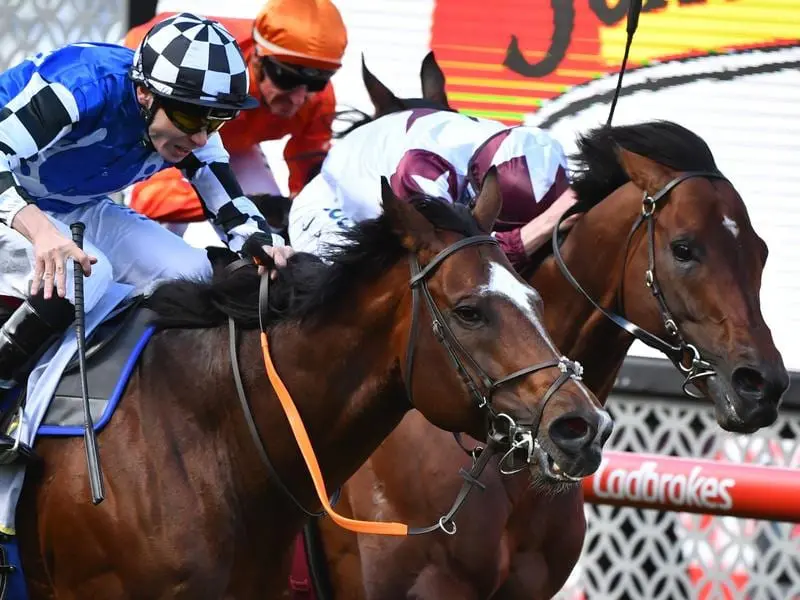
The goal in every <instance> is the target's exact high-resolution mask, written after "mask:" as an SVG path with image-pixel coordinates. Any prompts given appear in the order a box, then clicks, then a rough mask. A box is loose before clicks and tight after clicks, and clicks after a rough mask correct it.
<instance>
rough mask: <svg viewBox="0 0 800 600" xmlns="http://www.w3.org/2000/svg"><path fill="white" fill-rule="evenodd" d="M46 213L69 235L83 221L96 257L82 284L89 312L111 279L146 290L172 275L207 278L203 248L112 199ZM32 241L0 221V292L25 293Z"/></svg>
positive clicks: (69, 278) (31, 264)
mask: <svg viewBox="0 0 800 600" xmlns="http://www.w3.org/2000/svg"><path fill="white" fill-rule="evenodd" d="M45 214H47V216H48V217H49V218H50V220H51V221H52V222H53V224H54V225H55V226H56V227H57V228H58V229H59V230H60V231H61V232H62V233H63V234H64V235H65V236H67V237H68V238H69V239H72V234H71V233H70V229H69V226H70V224H71V223H74V222H76V221H81V222H83V223H84V224H85V225H86V231H85V235H84V245H83V247H84V250H85V251H86V253H87V254H89V255H91V256H94V257H96V258H97V263H95V264H94V265H92V274H91V276H89V277H87V278H86V280H85V283H84V302H85V308H86V311H87V312H88V311H90V310H91V309H92V308H93V307H94V306H95V305H96V304H97V302H98V301H99V300H100V298H102V297H103V294H104V293H105V292H106V290H107V289H108V286H109V284H110V283H111V282H112V281H116V282H119V283H125V284H129V285H131V286H133V288H134V289H133V292H132V293H133V294H139V293H142V294H147V293H149V292H150V291H152V289H153V288H154V287H155V286H156V285H158V284H159V283H161V282H163V281H166V280H169V279H177V278H186V279H194V280H206V279H209V278H210V277H211V264H210V263H209V261H208V257H207V255H206V251H205V250H204V249H200V248H193V247H191V246H189V244H187V243H186V242H184V241H183V240H182V239H181V238H179V237H178V236H176V235H175V234H173V233H170V232H169V231H167V230H166V229H164V228H163V227H161V226H160V225H159V224H158V223H156V222H155V221H151V220H150V219H148V218H147V217H144V216H142V215H140V214H139V213H137V212H135V211H133V210H131V209H130V208H127V207H125V206H121V205H119V204H115V203H114V202H112V201H111V200H110V199H105V200H100V201H99V202H91V203H88V204H79V205H76V206H75V208H74V209H72V210H70V211H68V212H58V213H55V212H49V211H45ZM33 268H34V254H33V245H32V244H31V243H30V242H29V241H28V240H27V239H26V238H25V237H24V236H22V234H20V233H19V232H17V231H15V230H14V229H12V228H10V227H7V226H0V295H4V296H12V297H15V298H26V297H27V296H28V294H29V290H30V283H31V279H32V278H33ZM73 275H74V267H73V266H72V261H71V260H70V261H69V264H68V266H67V297H68V298H69V299H70V300H71V301H74V293H73V290H74V281H73Z"/></svg>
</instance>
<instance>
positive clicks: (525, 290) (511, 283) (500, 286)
mask: <svg viewBox="0 0 800 600" xmlns="http://www.w3.org/2000/svg"><path fill="white" fill-rule="evenodd" d="M481 293H485V294H495V295H498V296H503V297H504V298H507V299H508V300H510V301H511V303H512V304H513V305H514V306H516V307H517V308H519V309H520V310H521V311H522V313H523V314H524V315H525V316H526V317H528V319H529V320H530V322H531V323H533V326H534V327H536V331H537V332H538V333H539V335H540V336H541V337H542V339H543V340H544V342H545V343H546V344H547V345H548V347H549V348H550V349H551V350H552V351H553V353H554V354H556V355H558V354H559V353H558V350H556V347H555V346H554V345H553V342H552V340H551V339H550V336H549V335H548V334H547V332H546V331H545V329H544V325H542V322H541V321H540V320H539V316H538V315H537V314H536V310H535V308H534V305H535V303H536V300H537V297H536V292H535V291H534V290H533V288H531V287H530V286H528V285H526V284H524V283H522V282H521V281H520V280H519V279H517V277H516V276H515V275H514V274H513V273H512V272H511V271H509V270H508V268H506V267H504V266H503V265H501V264H500V263H496V262H493V263H491V265H489V283H487V284H486V285H483V286H481Z"/></svg>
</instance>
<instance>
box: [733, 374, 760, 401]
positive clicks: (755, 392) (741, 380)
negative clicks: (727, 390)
mask: <svg viewBox="0 0 800 600" xmlns="http://www.w3.org/2000/svg"><path fill="white" fill-rule="evenodd" d="M731 383H732V384H733V388H734V389H735V390H736V393H738V394H739V395H740V396H742V397H745V398H750V399H753V400H760V399H761V398H763V397H764V393H765V389H766V387H767V382H766V380H765V379H764V376H763V375H762V374H761V372H760V371H758V370H757V369H754V368H752V367H738V368H737V369H735V370H734V371H733V374H732V376H731Z"/></svg>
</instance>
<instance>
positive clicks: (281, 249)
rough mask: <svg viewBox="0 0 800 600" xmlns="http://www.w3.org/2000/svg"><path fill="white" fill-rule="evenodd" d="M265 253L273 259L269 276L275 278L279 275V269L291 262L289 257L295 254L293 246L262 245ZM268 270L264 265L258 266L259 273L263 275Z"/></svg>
mask: <svg viewBox="0 0 800 600" xmlns="http://www.w3.org/2000/svg"><path fill="white" fill-rule="evenodd" d="M262 248H263V250H264V253H265V254H266V255H267V256H269V257H270V258H271V259H272V264H273V268H272V269H271V270H270V272H269V278H270V279H273V280H274V279H275V278H276V277H277V276H278V269H282V268H283V267H285V266H286V265H287V264H289V258H290V257H291V256H292V254H294V248H292V247H291V246H262ZM266 272H267V267H265V266H264V265H259V266H258V274H259V275H263V274H264V273H266Z"/></svg>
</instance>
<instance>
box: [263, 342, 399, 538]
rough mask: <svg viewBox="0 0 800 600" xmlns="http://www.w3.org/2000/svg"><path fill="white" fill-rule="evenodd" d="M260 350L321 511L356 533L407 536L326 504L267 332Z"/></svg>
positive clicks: (315, 463) (393, 527) (313, 456)
mask: <svg viewBox="0 0 800 600" xmlns="http://www.w3.org/2000/svg"><path fill="white" fill-rule="evenodd" d="M261 350H262V352H263V354H264V366H266V368H267V376H268V377H269V381H270V383H271V384H272V387H273V388H274V389H275V392H276V393H277V394H278V399H279V400H280V401H281V406H282V407H283V411H284V412H285V413H286V418H287V419H288V421H289V427H291V429H292V433H293V434H294V437H295V439H296V440H297V445H298V446H299V448H300V453H301V454H302V455H303V460H304V461H305V463H306V466H307V467H308V472H309V474H310V475H311V480H312V481H313V482H314V488H315V489H316V491H317V496H318V497H319V501H320V502H321V503H322V508H323V509H324V510H325V512H326V513H328V515H329V516H330V518H331V519H333V521H334V522H335V523H336V524H337V525H339V526H340V527H343V528H345V529H349V530H350V531H355V532H356V533H374V534H378V535H408V525H404V524H403V523H378V522H375V521H359V520H357V519H349V518H347V517H343V516H342V515H340V514H338V513H337V512H336V511H335V510H333V507H332V506H331V504H330V502H329V501H328V492H327V490H326V489H325V481H324V480H323V478H322V471H321V470H320V468H319V462H318V461H317V456H316V454H314V448H313V446H312V445H311V440H310V439H309V437H308V432H307V431H306V427H305V425H303V420H302V419H301V418H300V413H299V412H298V411H297V406H296V405H295V403H294V400H292V396H291V394H289V390H287V389H286V386H285V385H284V383H283V381H281V378H280V376H279V375H278V371H277V370H276V369H275V365H274V364H273V363H272V358H271V356H270V353H269V341H268V339H267V333H266V332H265V331H262V332H261Z"/></svg>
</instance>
